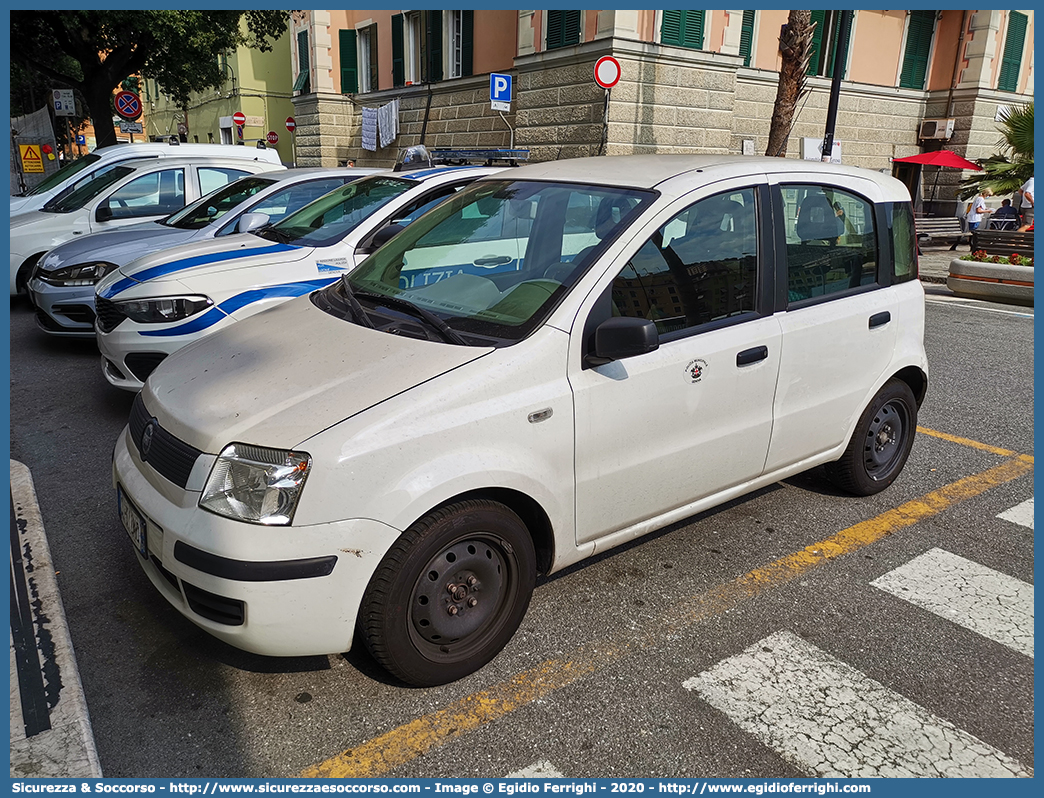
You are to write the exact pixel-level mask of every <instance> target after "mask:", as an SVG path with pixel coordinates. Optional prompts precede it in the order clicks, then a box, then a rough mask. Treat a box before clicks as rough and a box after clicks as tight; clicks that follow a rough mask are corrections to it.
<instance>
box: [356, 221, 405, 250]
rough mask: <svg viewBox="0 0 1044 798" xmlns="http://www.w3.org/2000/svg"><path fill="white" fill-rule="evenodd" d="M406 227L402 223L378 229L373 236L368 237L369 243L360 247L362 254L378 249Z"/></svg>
mask: <svg viewBox="0 0 1044 798" xmlns="http://www.w3.org/2000/svg"><path fill="white" fill-rule="evenodd" d="M405 229H406V226H405V225H402V224H390V225H388V226H387V227H384V228H382V229H380V230H378V231H377V232H376V233H375V234H374V236H373V238H371V239H370V243H369V244H367V245H366V246H365V247H362V248H361V251H362V254H364V255H370V254H372V253H374V252H376V251H377V250H378V249H380V248H381V247H382V246H384V245H385V244H387V243H388V242H389V241H391V240H392V239H393V238H395V236H397V235H398V234H399V233H401V232H402V231H403V230H405Z"/></svg>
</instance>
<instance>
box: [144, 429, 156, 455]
mask: <svg viewBox="0 0 1044 798" xmlns="http://www.w3.org/2000/svg"><path fill="white" fill-rule="evenodd" d="M155 434H156V422H154V421H150V422H149V423H148V424H146V425H145V429H144V431H143V432H142V433H141V456H142V457H148V456H149V449H151V448H152V436H153V435H155Z"/></svg>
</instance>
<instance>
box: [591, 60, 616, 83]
mask: <svg viewBox="0 0 1044 798" xmlns="http://www.w3.org/2000/svg"><path fill="white" fill-rule="evenodd" d="M594 79H595V83H597V84H598V85H599V86H601V87H602V88H603V89H611V88H612V87H613V86H615V85H616V84H617V83H619V82H620V62H619V61H617V60H616V59H615V58H613V57H612V56H611V55H603V56H602V57H601V58H599V59H598V61H597V62H595V67H594Z"/></svg>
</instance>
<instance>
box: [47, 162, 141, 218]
mask: <svg viewBox="0 0 1044 798" xmlns="http://www.w3.org/2000/svg"><path fill="white" fill-rule="evenodd" d="M133 171H134V170H133V169H132V168H131V167H129V166H114V167H113V168H112V169H110V170H108V171H107V172H104V173H102V174H100V175H98V176H96V177H92V178H91V179H90V180H88V181H87V182H86V183H84V184H83V185H82V186H80V187H78V188H77V189H76V190H75V191H73V192H70V193H69V194H67V195H66V196H64V197H62V198H60V199H57V200H52V201H51V202H49V203H47V205H45V206H44V207H43V210H45V211H50V212H51V213H72V212H73V211H75V210H78V209H80V208H82V207H83V206H84V205H86V204H87V203H88V202H90V201H91V200H92V199H94V198H95V197H97V196H98V195H99V194H101V193H102V192H103V191H105V189H107V188H108V187H109V186H111V185H112V184H113V183H115V182H117V181H119V180H122V179H123V178H124V177H126V176H127V175H129V174H131V172H133Z"/></svg>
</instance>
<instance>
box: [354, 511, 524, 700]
mask: <svg viewBox="0 0 1044 798" xmlns="http://www.w3.org/2000/svg"><path fill="white" fill-rule="evenodd" d="M535 583H536V553H535V551H534V548H533V541H532V538H531V537H530V534H529V530H528V529H527V528H526V526H525V524H524V523H523V522H522V520H521V519H520V518H519V517H518V516H517V515H515V513H513V512H512V511H511V510H509V509H508V508H507V507H505V506H504V505H501V504H497V503H496V502H492V501H485V500H476V501H466V502H460V503H458V504H454V505H450V506H448V507H445V508H443V509H441V510H437V511H435V512H433V513H432V514H430V515H428V516H427V517H425V518H423V519H421V520H420V521H418V522H417V523H416V524H414V525H413V526H411V527H410V528H409V529H408V530H406V532H404V533H403V534H402V535H401V536H400V537H399V539H398V540H397V541H396V542H395V544H394V545H393V546H392V547H391V549H390V550H389V551H388V553H387V554H386V555H385V557H384V559H383V560H382V561H381V564H380V565H379V566H378V567H377V570H376V572H375V573H374V575H373V578H372V579H371V580H370V584H369V586H368V587H367V588H366V593H365V595H364V596H363V601H362V607H361V611H360V616H359V617H360V631H361V633H362V635H363V639H364V641H365V643H366V648H367V650H369V652H370V654H371V655H372V656H373V658H374V659H376V660H377V662H378V663H380V664H381V665H382V666H383V667H384V668H386V669H387V670H388V671H389V672H390V673H392V674H393V675H395V676H397V677H398V678H400V679H402V680H403V681H404V682H407V683H408V684H413V685H417V686H421V687H427V686H431V685H437V684H445V683H447V682H452V681H455V680H457V679H460V678H462V677H464V676H467V675H468V674H470V673H473V672H474V671H476V670H478V669H479V668H481V667H482V666H483V665H485V664H486V663H487V662H489V661H490V660H491V659H493V657H495V656H496V655H497V653H498V652H499V651H500V650H501V649H502V648H503V647H504V645H505V644H506V643H507V642H508V640H510V639H511V637H512V635H514V633H515V630H516V629H518V626H519V624H520V623H521V622H522V618H523V617H524V616H525V613H526V609H527V608H528V606H529V599H530V597H531V596H532V593H533V586H534V584H535Z"/></svg>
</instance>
